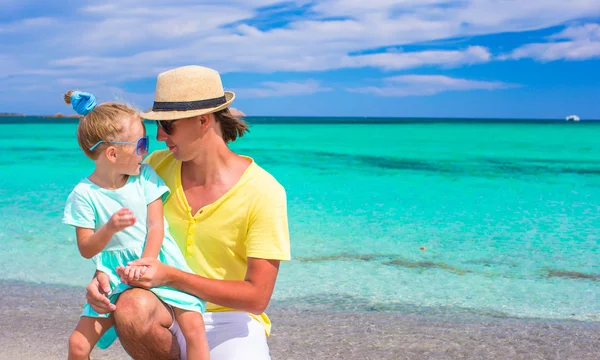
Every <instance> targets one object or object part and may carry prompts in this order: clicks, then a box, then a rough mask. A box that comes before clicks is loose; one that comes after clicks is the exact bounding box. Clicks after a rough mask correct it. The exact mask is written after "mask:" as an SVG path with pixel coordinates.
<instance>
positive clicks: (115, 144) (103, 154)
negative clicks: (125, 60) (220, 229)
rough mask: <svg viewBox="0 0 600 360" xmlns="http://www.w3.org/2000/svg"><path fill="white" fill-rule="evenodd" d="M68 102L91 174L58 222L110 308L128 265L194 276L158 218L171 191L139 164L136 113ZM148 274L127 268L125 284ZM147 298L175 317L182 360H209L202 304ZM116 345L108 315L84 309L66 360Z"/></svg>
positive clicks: (159, 291) (161, 293)
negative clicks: (90, 267) (91, 268)
mask: <svg viewBox="0 0 600 360" xmlns="http://www.w3.org/2000/svg"><path fill="white" fill-rule="evenodd" d="M65 102H66V103H67V104H71V105H72V106H73V109H75V111H76V112H77V113H78V114H80V115H83V118H82V119H81V120H80V122H79V126H78V127H77V140H78V142H79V146H80V147H81V148H82V150H83V152H84V153H85V154H86V155H87V156H88V157H89V158H90V159H92V160H93V161H94V162H95V164H96V166H95V170H94V171H93V172H92V174H91V175H90V176H88V177H87V178H84V179H83V180H81V181H80V182H79V184H77V186H75V189H73V191H72V192H71V194H70V195H69V197H68V199H67V204H66V206H65V211H64V218H63V222H64V223H66V224H69V225H73V226H75V229H76V235H77V245H78V247H79V252H80V253H81V255H83V256H84V257H85V258H88V259H90V258H92V259H93V260H94V263H95V264H96V269H97V270H100V271H102V272H104V273H106V274H108V275H109V276H110V281H111V288H112V289H111V292H110V293H109V294H108V297H109V299H110V301H111V302H112V303H113V304H114V303H115V302H116V300H117V297H118V296H119V294H120V293H122V292H123V291H125V290H127V289H128V288H130V287H129V286H128V285H126V284H123V283H122V282H121V281H120V278H119V276H118V275H117V272H116V268H117V266H127V263H128V262H129V261H132V260H135V259H138V258H147V257H152V258H158V259H159V260H160V261H162V262H164V263H165V264H169V265H171V266H175V267H178V268H179V269H182V270H184V271H187V272H191V270H190V269H189V267H188V266H187V265H186V263H185V260H184V258H183V255H182V254H181V252H180V250H179V248H178V247H177V245H176V243H175V242H174V240H173V238H172V237H171V236H170V234H169V231H168V225H167V223H166V221H165V220H164V217H163V203H162V201H163V198H166V196H167V195H168V193H169V189H168V188H167V186H166V185H165V184H164V182H163V181H162V180H161V179H160V177H159V176H158V175H157V174H156V173H155V172H154V170H153V169H152V168H151V167H150V166H148V165H146V164H142V160H143V158H144V155H146V153H147V151H148V137H147V136H146V129H145V127H144V123H143V121H142V119H141V117H140V116H139V114H138V112H137V111H135V110H134V109H132V108H130V107H129V106H127V105H124V104H118V103H103V104H100V105H98V106H96V99H95V97H94V95H92V94H88V93H83V92H79V91H69V92H68V93H66V94H65ZM163 240H164V242H163ZM145 270H146V268H145V267H139V266H138V267H130V268H129V270H128V272H127V277H128V278H129V279H139V277H140V276H142V275H143V273H144V272H145ZM151 291H152V292H154V293H155V294H156V296H158V297H159V298H160V299H161V300H162V301H163V302H165V303H166V304H168V305H169V306H170V307H171V308H172V309H173V312H174V316H175V318H176V319H177V323H178V324H179V326H180V328H181V331H182V333H183V336H184V337H185V340H186V344H187V350H186V352H187V359H188V360H196V359H208V358H209V349H208V343H207V340H206V333H205V328H204V320H203V318H202V313H203V312H204V310H205V306H206V303H205V302H204V301H202V300H200V299H198V298H197V297H195V296H192V295H189V294H186V293H184V292H180V291H178V290H175V289H173V288H168V287H158V288H152V289H151ZM116 337H117V334H116V332H115V330H114V327H113V323H112V318H111V317H110V316H109V314H98V313H97V312H95V311H94V310H93V309H92V308H91V306H90V305H89V304H87V303H86V304H85V306H84V309H83V313H82V314H81V317H80V319H79V322H78V324H77V327H76V328H75V330H74V332H73V334H72V335H71V337H70V339H69V359H89V355H90V353H91V351H92V349H93V348H94V346H95V345H96V344H98V347H100V348H102V349H105V348H107V347H108V346H110V345H111V344H112V342H113V341H114V340H115V339H116ZM181 358H182V359H185V358H186V354H181Z"/></svg>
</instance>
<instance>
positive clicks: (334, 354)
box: [0, 281, 600, 360]
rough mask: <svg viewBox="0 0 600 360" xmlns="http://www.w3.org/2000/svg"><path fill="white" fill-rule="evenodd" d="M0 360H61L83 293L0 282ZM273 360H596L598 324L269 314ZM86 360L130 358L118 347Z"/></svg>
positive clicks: (382, 314)
mask: <svg viewBox="0 0 600 360" xmlns="http://www.w3.org/2000/svg"><path fill="white" fill-rule="evenodd" d="M0 286H1V287H2V290H1V291H0V294H1V297H2V301H1V302H0V319H1V321H0V324H1V326H0V359H66V344H67V338H68V336H69V334H70V332H71V330H72V329H73V327H74V325H75V323H76V321H77V317H78V315H79V313H80V311H81V306H82V304H83V302H84V298H83V290H82V289H76V288H70V287H53V286H46V285H29V284H24V283H19V282H1V281H0ZM268 313H269V316H270V317H271V319H272V321H273V324H274V326H273V333H272V336H271V337H270V338H269V345H270V348H271V356H272V358H273V359H290V360H292V359H416V360H418V359H527V360H531V359H577V360H587V359H589V360H592V359H593V360H597V359H600V322H571V321H542V320H522V319H505V318H496V317H489V316H488V317H486V316H477V317H475V316H470V317H451V316H431V315H427V314H408V315H407V314H398V313H385V312H365V313H343V312H336V313H325V312H304V311H287V310H286V309H285V308H284V307H283V306H282V305H275V306H274V307H273V308H271V309H270V310H269V311H268ZM92 359H129V357H128V356H127V354H126V353H125V352H124V351H123V349H122V348H121V346H120V344H118V343H115V344H114V345H113V346H111V348H110V349H108V350H99V349H96V350H94V352H93V353H92Z"/></svg>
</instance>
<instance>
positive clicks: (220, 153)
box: [181, 142, 249, 186]
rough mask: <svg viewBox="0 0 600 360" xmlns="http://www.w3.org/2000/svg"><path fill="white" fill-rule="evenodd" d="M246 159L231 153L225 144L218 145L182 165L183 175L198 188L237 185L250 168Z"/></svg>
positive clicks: (206, 149) (208, 148)
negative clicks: (245, 171)
mask: <svg viewBox="0 0 600 360" xmlns="http://www.w3.org/2000/svg"><path fill="white" fill-rule="evenodd" d="M248 165H249V163H248V162H247V160H246V159H244V158H242V157H241V156H239V155H237V154H236V153H234V152H233V151H231V150H230V149H229V148H228V147H227V145H225V143H223V142H221V143H216V144H214V145H213V146H210V147H207V148H205V149H204V151H201V152H200V153H199V154H198V156H196V157H195V158H194V159H192V160H190V161H186V162H184V163H183V164H182V171H181V175H182V176H183V177H185V178H186V180H187V181H189V182H191V183H193V184H194V185H198V186H207V185H208V186H210V185H216V184H228V183H230V182H232V183H235V182H237V181H238V180H239V177H240V176H241V174H242V173H243V172H244V170H245V169H246V168H247V167H248Z"/></svg>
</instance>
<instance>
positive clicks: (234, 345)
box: [169, 311, 271, 360]
mask: <svg viewBox="0 0 600 360" xmlns="http://www.w3.org/2000/svg"><path fill="white" fill-rule="evenodd" d="M202 315H203V316H204V325H205V327H206V338H207V339H208V347H209V348H210V359H211V360H236V359H245V360H270V359H271V356H270V355H269V345H268V344H267V336H266V334H265V329H264V327H263V326H262V325H261V323H259V322H258V321H256V320H255V319H253V318H252V317H250V315H248V313H245V312H238V311H231V312H206V313H204V314H202ZM169 331H170V332H171V333H172V334H173V335H174V336H175V338H176V339H177V342H178V343H179V349H180V357H181V360H186V346H185V338H184V337H183V333H182V332H181V329H180V328H179V324H177V320H175V316H173V324H172V325H171V326H170V327H169Z"/></svg>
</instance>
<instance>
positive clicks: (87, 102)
mask: <svg viewBox="0 0 600 360" xmlns="http://www.w3.org/2000/svg"><path fill="white" fill-rule="evenodd" d="M71 106H72V107H73V110H75V112H76V113H78V114H79V115H84V116H85V115H87V114H88V113H89V112H90V111H92V110H94V108H95V107H96V97H95V96H94V95H92V94H90V93H86V92H81V91H73V93H72V94H71Z"/></svg>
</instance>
